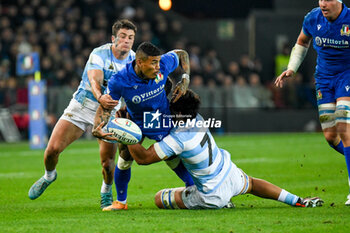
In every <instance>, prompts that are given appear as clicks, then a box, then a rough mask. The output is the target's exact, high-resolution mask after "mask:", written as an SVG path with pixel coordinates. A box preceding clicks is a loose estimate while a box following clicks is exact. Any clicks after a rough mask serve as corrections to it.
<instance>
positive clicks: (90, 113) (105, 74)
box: [28, 20, 137, 208]
mask: <svg viewBox="0 0 350 233" xmlns="http://www.w3.org/2000/svg"><path fill="white" fill-rule="evenodd" d="M136 31H137V28H136V26H135V25H134V24H133V23H132V22H131V21H129V20H119V21H116V22H115V23H114V25H113V27H112V38H111V39H112V43H107V44H105V45H102V46H100V47H98V48H95V49H94V50H93V51H92V52H91V54H90V57H89V60H88V61H87V63H86V66H85V69H84V72H83V75H82V80H81V82H80V85H79V87H78V90H77V91H76V92H75V93H74V94H73V98H72V100H71V101H70V103H69V105H68V107H67V108H66V109H65V111H64V113H63V115H62V116H61V118H60V119H59V121H58V122H57V124H56V126H55V128H54V130H53V132H52V135H51V137H50V140H49V142H48V145H47V147H46V150H45V153H44V163H45V175H44V176H43V177H41V178H40V179H39V180H38V181H37V182H35V183H34V184H33V186H32V187H31V188H30V190H29V193H28V195H29V198H30V199H32V200H34V199H36V198H38V197H39V196H40V195H41V194H42V193H43V192H44V191H45V189H46V188H47V187H48V186H49V185H50V184H51V183H52V182H53V181H55V180H56V177H57V172H56V165H57V163H58V158H59V155H60V153H61V152H62V151H63V150H64V149H65V148H66V147H67V146H68V145H69V144H71V143H72V142H74V141H75V140H77V139H78V138H80V137H81V136H82V135H83V133H84V132H85V131H86V129H87V127H88V126H89V125H93V123H94V117H95V112H96V109H97V107H98V106H99V105H100V104H101V105H102V106H103V107H104V108H105V109H109V110H111V111H112V110H113V109H114V108H115V107H116V106H117V104H118V101H115V100H113V99H111V97H110V96H109V95H104V94H103V93H104V90H105V89H106V87H107V82H108V80H109V79H110V77H111V76H112V75H113V74H114V73H116V72H118V71H119V70H121V69H122V68H123V67H125V65H126V64H127V63H129V62H131V61H132V60H134V58H135V52H134V51H132V50H131V48H132V46H133V43H134V39H135V34H136ZM98 143H99V146H100V158H101V165H102V174H103V183H102V187H101V208H104V207H106V206H109V205H111V204H112V202H113V195H112V184H113V174H114V166H115V162H114V159H115V153H116V144H113V143H108V142H105V141H102V140H98Z"/></svg>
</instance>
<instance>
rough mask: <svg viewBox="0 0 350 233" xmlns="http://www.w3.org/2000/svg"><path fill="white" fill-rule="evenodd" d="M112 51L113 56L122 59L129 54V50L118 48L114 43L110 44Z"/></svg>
mask: <svg viewBox="0 0 350 233" xmlns="http://www.w3.org/2000/svg"><path fill="white" fill-rule="evenodd" d="M112 53H113V56H114V57H115V58H116V59H118V60H124V59H125V58H126V57H127V56H128V54H129V52H125V51H120V50H118V49H117V48H116V47H115V46H114V45H112Z"/></svg>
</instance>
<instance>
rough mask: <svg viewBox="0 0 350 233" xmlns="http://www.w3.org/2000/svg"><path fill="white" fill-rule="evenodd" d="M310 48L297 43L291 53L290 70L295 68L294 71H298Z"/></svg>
mask: <svg viewBox="0 0 350 233" xmlns="http://www.w3.org/2000/svg"><path fill="white" fill-rule="evenodd" d="M308 49H309V48H306V47H304V46H302V45H299V44H295V45H294V47H293V49H292V52H291V53H290V58H289V63H288V68H287V69H288V70H293V71H294V73H295V72H297V70H298V68H299V66H300V64H301V63H302V62H303V60H304V58H305V56H306V53H307V50H308Z"/></svg>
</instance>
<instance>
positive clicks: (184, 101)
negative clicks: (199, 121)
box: [170, 89, 201, 119]
mask: <svg viewBox="0 0 350 233" xmlns="http://www.w3.org/2000/svg"><path fill="white" fill-rule="evenodd" d="M200 104H201V100H200V98H199V95H197V94H196V93H195V92H194V91H192V90H191V89H188V90H187V91H186V94H185V95H183V96H181V97H180V99H178V100H177V101H176V102H175V103H173V102H171V103H170V111H171V113H172V114H174V115H176V114H181V115H183V116H186V118H189V119H193V118H195V117H196V116H197V113H198V109H199V106H200Z"/></svg>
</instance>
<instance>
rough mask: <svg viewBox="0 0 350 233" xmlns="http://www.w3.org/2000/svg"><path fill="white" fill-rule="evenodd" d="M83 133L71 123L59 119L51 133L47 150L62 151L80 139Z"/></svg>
mask: <svg viewBox="0 0 350 233" xmlns="http://www.w3.org/2000/svg"><path fill="white" fill-rule="evenodd" d="M83 133H84V131H83V130H82V129H80V128H79V127H77V126H75V125H74V124H73V123H71V122H69V121H66V120H62V119H60V120H59V121H58V122H57V124H56V125H55V127H54V129H53V131H52V134H51V137H50V140H49V143H48V148H55V149H56V150H60V151H62V150H64V149H65V148H66V147H67V146H68V145H69V144H71V143H72V142H74V141H75V140H77V139H78V138H80V137H81V135H83Z"/></svg>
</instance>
